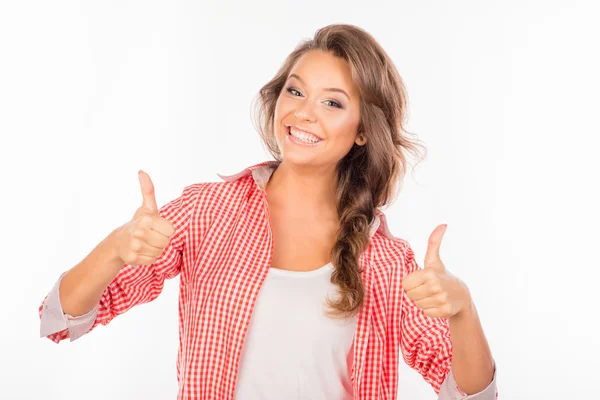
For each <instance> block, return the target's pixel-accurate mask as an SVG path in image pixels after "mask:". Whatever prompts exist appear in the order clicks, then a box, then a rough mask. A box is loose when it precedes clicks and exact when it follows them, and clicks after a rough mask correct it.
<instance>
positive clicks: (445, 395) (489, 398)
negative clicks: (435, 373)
mask: <svg viewBox="0 0 600 400" xmlns="http://www.w3.org/2000/svg"><path fill="white" fill-rule="evenodd" d="M497 398H498V388H497V386H496V363H495V362H494V376H493V378H492V381H491V382H490V384H489V385H488V386H487V387H486V388H485V389H483V390H482V391H481V392H478V393H473V394H466V393H465V392H463V391H462V390H461V389H460V387H458V384H457V383H456V381H455V380H454V375H453V374H452V369H450V372H449V373H448V375H447V376H446V379H445V380H444V382H443V383H442V386H441V388H440V393H439V396H438V400H467V399H471V400H496V399H497Z"/></svg>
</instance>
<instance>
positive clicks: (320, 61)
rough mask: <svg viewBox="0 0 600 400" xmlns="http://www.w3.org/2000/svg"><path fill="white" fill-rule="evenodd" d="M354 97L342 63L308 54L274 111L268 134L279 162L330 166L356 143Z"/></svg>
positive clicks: (357, 118)
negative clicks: (272, 136)
mask: <svg viewBox="0 0 600 400" xmlns="http://www.w3.org/2000/svg"><path fill="white" fill-rule="evenodd" d="M359 121H360V108H359V92H358V87H357V86H356V85H355V84H354V82H353V81H352V77H351V72H350V66H349V65H348V63H347V62H346V61H345V60H343V59H341V58H338V57H335V56H334V55H332V54H331V53H326V52H324V51H320V50H314V51H309V52H307V53H306V54H304V55H303V56H302V57H300V58H299V59H298V61H297V62H296V64H295V65H294V67H293V68H292V69H291V71H290V74H289V75H288V79H287V81H286V82H285V85H284V86H283V89H282V91H281V93H280V94H279V98H278V99H277V104H276V106H275V116H274V129H275V137H276V139H277V144H278V145H279V149H280V150H281V155H282V158H283V160H284V161H285V162H290V163H292V164H296V165H311V166H327V165H336V164H337V163H338V161H339V160H341V159H342V158H343V157H344V156H345V155H346V154H347V153H348V152H349V151H350V149H351V148H352V146H353V144H354V143H355V142H356V143H357V144H360V145H362V144H364V142H362V141H360V140H359V139H357V129H358V124H359Z"/></svg>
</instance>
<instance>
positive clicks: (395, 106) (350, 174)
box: [254, 24, 427, 318]
mask: <svg viewBox="0 0 600 400" xmlns="http://www.w3.org/2000/svg"><path fill="white" fill-rule="evenodd" d="M312 50H322V51H326V52H330V53H331V54H333V55H334V56H336V57H339V58H341V59H343V60H345V61H346V62H347V63H348V64H349V66H350V68H351V71H352V78H353V81H354V82H355V84H356V85H357V86H358V89H359V95H360V122H359V125H358V133H359V134H363V135H365V137H366V138H367V142H366V144H365V145H364V146H359V145H357V144H354V146H353V147H352V148H351V149H350V151H349V152H348V154H346V156H344V157H343V158H342V159H341V160H340V161H339V163H338V165H337V190H336V197H337V212H338V217H339V220H340V228H339V231H338V236H337V239H336V242H335V244H334V246H333V248H332V250H331V260H332V264H333V266H334V268H335V269H334V271H333V273H332V276H331V282H332V283H334V284H335V285H337V286H338V289H339V293H340V297H339V299H338V300H335V301H331V300H330V299H327V304H328V306H329V307H331V308H332V309H333V311H329V312H328V315H329V316H330V317H334V318H335V317H342V318H343V317H350V316H353V315H355V314H356V313H358V310H359V309H360V307H361V306H362V304H363V302H364V295H365V293H364V286H363V282H362V277H361V273H362V269H361V268H360V267H359V256H360V254H361V253H362V252H363V251H364V250H365V249H366V248H367V246H368V244H369V227H370V224H371V223H372V222H373V220H374V218H375V212H376V209H377V208H379V207H383V206H384V205H389V204H391V202H393V200H394V199H395V197H396V195H397V194H398V192H399V191H400V188H401V182H402V178H403V177H404V175H405V173H406V164H407V158H406V155H405V152H410V153H412V154H414V155H415V156H417V157H418V156H419V148H421V149H422V150H423V153H424V154H426V152H427V150H426V148H425V147H424V146H422V145H421V144H419V140H418V139H413V138H410V137H409V135H412V134H411V133H409V132H407V131H406V130H405V129H404V121H405V119H406V117H407V95H406V89H405V87H404V83H403V81H402V78H401V77H400V74H399V73H398V70H397V69H396V67H395V66H394V63H393V62H392V60H391V59H390V57H389V56H388V55H387V53H386V52H385V51H384V50H383V48H382V47H381V46H380V45H379V43H377V41H376V40H375V39H374V38H373V36H371V35H370V34H369V33H367V32H366V31H364V30H363V29H361V28H359V27H356V26H353V25H346V24H334V25H328V26H326V27H324V28H321V29H319V30H317V31H316V33H315V35H314V37H313V38H312V39H305V40H303V41H301V42H300V43H299V44H298V45H297V46H296V48H295V50H294V51H293V52H292V53H291V54H289V55H288V57H287V58H286V59H285V61H284V62H283V64H282V66H281V67H280V69H279V71H277V74H276V75H275V76H274V77H273V79H271V80H270V81H269V82H268V83H267V84H265V85H264V86H263V87H262V88H261V89H260V91H259V93H258V95H257V98H256V101H255V115H254V117H255V119H254V123H255V126H256V128H257V130H258V132H259V134H260V136H261V138H262V140H263V142H264V144H265V145H266V148H267V150H268V151H269V152H270V153H271V155H272V156H273V157H274V158H275V159H276V160H277V161H282V157H281V152H280V150H279V147H278V145H277V141H276V139H275V133H274V129H273V126H274V115H275V105H276V103H277V99H278V97H279V95H280V93H281V91H282V89H283V87H284V85H285V82H286V81H287V78H288V75H289V73H290V70H291V69H292V67H293V66H294V64H295V63H296V61H297V60H298V59H299V58H300V57H301V56H302V55H304V54H305V53H307V52H309V51H312ZM423 158H425V156H423ZM396 189H397V190H396Z"/></svg>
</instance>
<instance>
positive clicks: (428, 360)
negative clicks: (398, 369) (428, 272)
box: [398, 239, 497, 400]
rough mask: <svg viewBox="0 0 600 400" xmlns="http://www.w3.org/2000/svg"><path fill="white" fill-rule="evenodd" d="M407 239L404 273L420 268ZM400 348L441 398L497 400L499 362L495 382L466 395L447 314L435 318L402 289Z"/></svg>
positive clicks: (412, 366)
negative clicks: (456, 375) (455, 366)
mask: <svg viewBox="0 0 600 400" xmlns="http://www.w3.org/2000/svg"><path fill="white" fill-rule="evenodd" d="M398 241H400V242H402V243H404V265H403V266H404V268H403V271H402V274H403V277H406V276H408V275H409V274H410V273H412V272H414V271H416V270H417V269H419V265H418V264H417V262H416V260H415V254H414V251H413V250H412V248H411V247H410V244H409V243H408V242H407V241H405V240H402V239H400V240H398ZM400 325H401V326H400V332H401V334H400V349H401V351H402V356H403V358H404V360H405V362H406V364H407V365H408V366H409V367H411V368H412V369H414V370H416V371H417V372H419V373H420V374H421V375H422V376H423V378H424V379H425V381H427V383H429V384H430V385H431V387H432V388H433V390H434V391H435V392H436V394H437V395H438V399H439V400H462V399H473V400H495V399H496V398H497V390H496V366H495V365H494V377H493V379H492V382H490V384H489V385H488V386H487V387H486V388H485V389H484V390H482V391H481V392H479V393H474V394H471V395H467V394H466V393H464V392H463V391H462V390H461V389H460V388H459V387H458V385H457V383H456V381H455V380H454V376H453V374H452V368H451V366H452V340H451V337H450V323H449V321H448V319H447V318H433V317H429V316H428V315H426V314H425V313H424V312H423V310H422V309H420V308H418V307H417V305H416V304H415V302H414V301H412V300H411V299H410V298H409V297H408V295H407V293H406V291H405V290H404V289H402V307H401V316H400Z"/></svg>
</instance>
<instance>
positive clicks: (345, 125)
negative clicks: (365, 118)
mask: <svg viewBox="0 0 600 400" xmlns="http://www.w3.org/2000/svg"><path fill="white" fill-rule="evenodd" d="M322 121H323V122H324V125H325V129H326V130H327V132H328V133H329V135H330V136H331V137H335V138H336V139H339V140H343V141H353V140H354V137H355V136H356V132H357V130H358V119H357V118H356V117H355V116H354V115H352V114H348V113H343V114H342V113H339V114H338V115H330V116H328V118H323V119H322Z"/></svg>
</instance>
